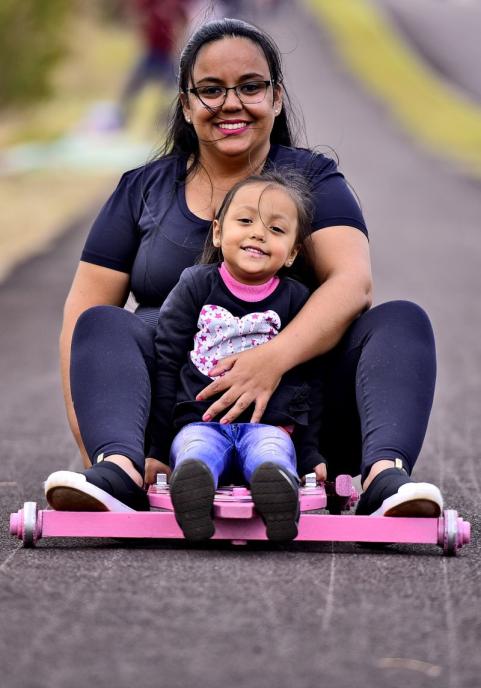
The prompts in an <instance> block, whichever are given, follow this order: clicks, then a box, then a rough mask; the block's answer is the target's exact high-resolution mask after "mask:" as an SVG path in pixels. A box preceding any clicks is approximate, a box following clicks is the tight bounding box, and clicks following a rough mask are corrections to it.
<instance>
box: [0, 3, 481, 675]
mask: <svg viewBox="0 0 481 688" xmlns="http://www.w3.org/2000/svg"><path fill="white" fill-rule="evenodd" d="M269 29H270V30H271V32H272V33H273V34H274V35H275V36H276V37H277V39H278V40H279V42H280V44H281V48H282V49H283V50H284V51H285V53H286V55H285V58H286V63H287V64H288V74H289V76H290V82H291V83H292V90H293V91H295V92H296V95H297V98H298V100H299V101H300V102H301V103H302V105H303V110H304V114H305V118H306V125H307V131H308V138H309V141H310V143H311V144H312V145H316V144H318V145H323V144H327V143H329V144H330V145H332V146H333V147H334V148H335V149H336V151H337V153H338V154H339V156H340V161H341V167H342V169H344V170H345V171H346V172H347V173H348V176H349V179H350V181H351V182H352V184H353V186H354V188H355V189H356V191H357V193H358V194H359V196H360V198H361V199H362V204H363V208H364V211H365V215H366V217H367V220H368V223H369V227H370V232H371V243H372V249H373V261H374V273H375V278H376V285H377V289H376V295H375V297H376V302H381V301H384V300H387V299H391V298H408V299H413V300H415V301H417V302H418V303H420V304H421V305H422V306H423V307H425V308H426V309H427V310H428V311H429V313H430V315H431V317H432V320H433V324H434V327H435V330H436V335H437V342H438V356H439V382H438V389H437V395H436V401H435V409H434V412H433V417H432V422H431V425H430V428H429V432H428V436H427V439H426V443H425V447H424V450H423V453H422V456H421V458H420V461H419V468H418V470H417V475H418V477H419V478H421V479H425V480H432V481H434V482H436V483H437V484H438V485H439V486H440V487H441V488H442V490H443V492H444V495H445V500H446V503H447V506H449V507H450V508H456V509H458V511H460V513H461V514H462V515H463V516H464V517H465V518H468V519H469V520H470V521H471V523H472V526H473V543H472V544H471V545H470V546H469V547H466V548H464V549H463V550H462V551H461V553H460V555H459V556H458V557H456V558H452V559H448V558H445V557H443V556H442V555H441V552H440V550H438V549H437V548H436V547H431V546H417V547H414V546H407V545H406V546H391V547H388V548H386V549H385V550H382V551H379V550H376V549H369V548H361V547H359V546H356V545H355V544H342V545H339V544H333V545H331V544H327V543H324V544H318V545H316V544H312V545H301V544H295V545H290V546H288V547H282V546H264V545H256V546H248V547H246V548H243V549H235V548H232V547H231V546H228V545H220V544H218V543H209V544H208V545H206V546H196V547H186V546H184V545H183V544H182V543H167V544H163V543H157V542H155V543H154V542H151V543H149V542H147V543H146V542H142V543H140V544H137V545H132V544H130V543H120V542H116V541H108V542H99V541H93V540H92V541H87V542H86V541H79V540H76V541H68V540H59V541H57V542H52V541H47V540H46V541H42V542H41V543H40V544H39V546H38V547H37V548H36V549H33V550H26V549H22V548H21V547H20V546H19V543H18V542H17V541H15V540H14V539H13V538H11V537H10V536H9V535H8V516H9V513H10V512H11V511H16V510H17V509H18V508H19V507H20V506H21V504H22V503H23V501H25V500H37V501H38V502H39V503H41V504H43V503H44V502H43V500H42V480H43V479H44V478H45V477H46V475H48V473H49V472H50V471H52V470H55V469H58V468H62V467H65V468H67V467H70V468H75V467H78V466H79V463H78V460H77V458H76V455H75V450H74V446H73V443H72V440H71V439H70V437H69V435H68V432H67V430H66V424H65V421H64V414H63V409H62V403H61V396H60V387H59V381H58V372H57V361H56V346H57V336H58V330H59V325H60V318H61V308H62V302H63V299H64V296H65V293H66V290H67V288H68V284H69V282H70V280H71V278H72V275H73V271H74V269H75V263H76V260H77V258H78V255H79V252H80V248H81V245H82V241H83V237H84V235H85V231H86V226H87V223H86V222H79V223H78V225H77V226H76V227H72V228H71V230H70V231H68V232H67V233H66V234H65V235H64V236H63V237H62V238H61V239H60V240H59V241H58V242H57V243H56V245H55V246H54V247H52V249H51V250H50V251H49V252H47V253H46V254H44V255H41V256H39V257H37V258H35V259H34V260H31V261H29V262H28V263H26V264H25V265H23V266H20V267H18V268H17V270H16V271H15V272H14V274H13V275H12V276H11V278H10V279H9V281H8V282H7V283H5V284H4V285H3V286H2V287H1V288H0V317H1V322H2V328H1V331H0V347H1V352H2V355H1V359H0V379H1V384H2V406H1V408H0V423H1V427H2V433H1V437H0V447H1V454H2V469H1V473H0V504H1V529H0V557H1V559H0V598H1V601H2V607H1V609H2V615H1V619H2V623H1V630H0V639H1V641H0V656H1V664H0V666H1V667H2V678H1V679H0V680H1V685H2V686H5V687H6V688H46V687H47V686H48V687H49V688H63V687H64V686H69V688H77V687H78V688H80V687H82V688H83V687H84V686H87V685H93V684H95V685H96V686H97V687H98V688H102V687H103V686H110V685H114V686H117V687H119V688H124V687H127V686H128V687H130V686H132V685H136V686H139V688H150V687H151V686H152V687H154V686H155V687H157V686H169V688H190V687H191V686H192V687H194V686H195V687H196V688H197V687H203V686H206V687H207V686H208V687H209V688H220V686H224V685H225V684H229V685H232V686H238V687H239V688H243V687H244V686H245V687H247V686H251V687H253V688H271V687H273V686H275V687H276V688H288V687H289V688H291V687H295V688H311V687H312V688H313V687H314V686H316V687H317V686H323V685H326V686H329V687H330V688H337V687H339V688H345V687H346V686H355V687H357V686H369V687H370V688H378V687H379V688H381V687H383V688H384V687H385V686H389V687H397V686H399V687H401V686H402V687H403V688H411V687H412V688H421V687H424V686H436V687H441V688H475V686H477V685H479V675H480V672H481V657H480V655H479V643H480V640H481V621H480V619H481V616H480V611H481V603H480V596H481V567H480V558H481V557H480V548H479V543H478V539H479V538H478V533H479V516H478V511H479V510H478V501H479V495H480V489H479V480H480V479H479V478H478V468H479V465H480V455H481V427H480V423H481V421H480V414H479V406H480V404H479V399H480V393H481V372H480V371H481V367H480V361H481V336H480V333H481V328H480V311H481V309H480V308H479V287H480V280H479V276H478V270H479V254H480V239H479V217H480V201H479V198H480V189H479V183H476V182H473V181H471V180H469V179H467V178H463V177H462V176H460V175H459V174H458V173H456V172H455V171H454V170H452V169H451V168H450V167H449V166H448V164H447V163H445V162H444V161H443V159H442V157H441V156H440V157H439V158H436V157H434V156H428V155H427V154H426V153H425V152H424V151H422V150H420V149H418V148H416V147H415V146H414V144H413V143H412V142H411V141H410V140H409V139H408V138H407V137H406V136H405V135H404V134H403V133H402V132H400V131H398V130H397V129H396V128H395V125H394V124H393V123H392V122H391V121H390V120H389V119H388V118H387V115H386V110H385V108H383V106H382V105H380V104H379V103H377V102H375V101H374V100H372V99H371V97H370V96H368V95H366V94H365V93H364V92H363V91H362V89H361V88H360V87H359V86H358V85H357V84H356V83H354V82H353V80H352V79H351V77H350V76H349V75H347V74H346V73H345V72H344V70H343V68H342V66H341V65H340V64H339V63H338V62H337V59H336V58H335V56H334V54H333V52H332V50H331V46H330V45H329V41H328V39H327V37H326V36H324V35H323V34H322V32H321V33H320V32H319V30H318V28H317V27H316V26H315V25H314V22H312V21H309V20H307V19H305V18H303V17H302V15H299V14H297V13H294V12H293V11H292V10H289V9H286V10H284V13H283V14H282V15H281V16H280V17H279V18H278V19H277V20H276V21H275V22H274V21H273V22H271V25H270V26H269ZM319 36H320V38H319Z"/></svg>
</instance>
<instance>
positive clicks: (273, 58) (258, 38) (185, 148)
mask: <svg viewBox="0 0 481 688" xmlns="http://www.w3.org/2000/svg"><path fill="white" fill-rule="evenodd" d="M223 38H248V39H249V40H250V41H252V42H253V43H254V44H255V45H257V46H258V47H259V48H260V49H261V50H262V52H263V54H264V56H265V58H266V61H267V64H268V66H269V73H270V77H271V80H272V82H273V86H278V85H280V84H282V83H283V79H284V77H283V73H282V60H281V55H280V52H279V49H278V47H277V45H276V44H275V43H274V41H273V40H272V39H271V38H270V37H269V36H268V35H267V34H266V33H264V32H263V31H261V30H260V29H258V28H257V27H255V26H253V25H252V24H248V23H247V22H244V21H242V20H240V19H221V20H217V21H211V22H208V23H207V24H205V25H204V26H202V27H201V28H200V29H199V30H198V31H196V32H195V33H194V34H193V35H192V36H191V38H190V39H189V41H188V42H187V44H186V46H185V47H184V49H183V51H182V53H181V56H180V64H179V90H180V91H181V92H183V93H185V92H186V91H187V89H188V88H189V85H190V83H192V79H193V70H194V65H195V62H196V59H197V56H198V54H199V51H200V49H201V48H203V47H204V46H205V45H207V44H208V43H213V42H214V41H219V40H221V39H223ZM293 119H296V118H295V116H293V114H292V107H291V103H290V99H289V95H288V94H287V92H286V89H285V87H284V99H283V107H282V110H281V112H280V113H279V114H278V115H277V117H276V118H275V120H274V126H273V128H272V132H271V135H270V142H271V143H277V144H280V145H283V146H294V145H295V144H296V140H295V138H296V137H295V136H294V134H293V131H292V120H293ZM172 153H174V154H184V155H187V156H193V160H192V163H191V164H190V166H189V169H188V170H187V173H186V176H187V175H188V174H189V173H190V172H192V171H194V169H195V168H196V167H197V165H198V163H199V141H198V139H197V135H196V133H195V131H194V127H193V126H192V124H189V123H187V122H186V121H185V117H184V113H183V110H182V104H181V102H180V98H179V99H177V102H176V103H175V104H174V106H173V111H172V114H171V116H170V120H169V125H168V130H167V135H166V140H165V143H164V146H163V147H162V151H161V154H163V155H169V154H172Z"/></svg>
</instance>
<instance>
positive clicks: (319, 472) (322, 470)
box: [301, 463, 327, 485]
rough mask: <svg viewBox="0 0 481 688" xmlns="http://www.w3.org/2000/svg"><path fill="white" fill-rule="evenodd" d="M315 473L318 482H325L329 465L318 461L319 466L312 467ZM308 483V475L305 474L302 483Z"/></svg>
mask: <svg viewBox="0 0 481 688" xmlns="http://www.w3.org/2000/svg"><path fill="white" fill-rule="evenodd" d="M312 471H313V473H315V474H316V482H317V483H324V482H326V480H327V466H326V464H325V463H318V464H317V466H314V468H313V469H312ZM305 484H306V476H305V475H303V476H302V477H301V485H305Z"/></svg>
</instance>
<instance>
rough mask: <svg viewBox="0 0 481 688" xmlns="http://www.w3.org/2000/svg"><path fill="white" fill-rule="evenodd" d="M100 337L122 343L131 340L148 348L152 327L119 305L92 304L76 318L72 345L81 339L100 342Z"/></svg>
mask: <svg viewBox="0 0 481 688" xmlns="http://www.w3.org/2000/svg"><path fill="white" fill-rule="evenodd" d="M102 339H106V340H108V341H117V342H123V343H124V344H125V342H126V340H133V341H135V342H137V344H139V345H140V346H141V348H143V349H146V350H148V349H150V348H152V346H153V344H152V342H153V328H152V327H150V326H149V325H146V324H145V323H144V322H143V321H142V320H140V318H138V317H137V316H136V315H134V314H133V313H131V312H130V311H127V310H125V309H124V308H121V307H119V306H92V307H91V308H88V309H87V310H85V311H84V312H83V313H82V314H81V315H80V317H79V319H78V320H77V323H76V325H75V329H74V333H73V342H72V345H73V346H76V345H78V344H80V343H81V342H82V341H89V342H91V343H93V342H100V341H102Z"/></svg>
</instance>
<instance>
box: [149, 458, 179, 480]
mask: <svg viewBox="0 0 481 688" xmlns="http://www.w3.org/2000/svg"><path fill="white" fill-rule="evenodd" d="M157 473H165V475H166V476H167V477H169V476H170V474H171V473H172V471H171V469H170V468H169V466H167V464H165V463H162V461H159V460H158V459H151V458H149V459H145V477H144V484H145V485H153V484H154V483H155V482H156V480H157Z"/></svg>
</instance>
